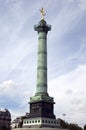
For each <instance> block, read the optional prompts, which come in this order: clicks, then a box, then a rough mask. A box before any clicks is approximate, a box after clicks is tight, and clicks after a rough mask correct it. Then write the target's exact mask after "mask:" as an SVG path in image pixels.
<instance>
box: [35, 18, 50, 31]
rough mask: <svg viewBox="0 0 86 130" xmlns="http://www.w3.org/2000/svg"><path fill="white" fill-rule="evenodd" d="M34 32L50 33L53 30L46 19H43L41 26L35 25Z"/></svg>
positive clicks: (40, 22)
mask: <svg viewBox="0 0 86 130" xmlns="http://www.w3.org/2000/svg"><path fill="white" fill-rule="evenodd" d="M34 30H35V31H37V32H38V33H39V32H46V33H47V32H48V31H50V30H51V25H49V24H47V23H46V21H45V20H44V19H42V20H41V21H39V24H37V25H34Z"/></svg>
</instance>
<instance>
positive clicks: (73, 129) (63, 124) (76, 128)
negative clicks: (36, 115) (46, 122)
mask: <svg viewBox="0 0 86 130" xmlns="http://www.w3.org/2000/svg"><path fill="white" fill-rule="evenodd" d="M58 120H59V123H60V126H61V127H62V128H64V129H69V130H82V128H81V127H80V126H78V125H77V124H72V123H70V124H68V123H67V122H65V121H64V120H62V119H58ZM84 130H86V126H85V129H84Z"/></svg>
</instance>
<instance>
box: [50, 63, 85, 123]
mask: <svg viewBox="0 0 86 130" xmlns="http://www.w3.org/2000/svg"><path fill="white" fill-rule="evenodd" d="M66 90H67V91H66ZM65 91H66V93H65ZM85 92H86V65H80V66H78V67H77V68H76V69H75V70H73V71H71V72H70V73H67V74H64V75H62V76H60V77H58V78H55V79H54V80H51V81H49V93H50V95H52V96H54V97H55V102H56V105H55V112H56V114H57V115H59V116H61V114H62V113H66V115H67V119H68V121H73V122H74V121H75V122H76V121H77V123H80V121H81V120H82V123H83V122H84V121H85V120H86V116H85V115H84V114H85V113H86V96H85V95H86V94H85ZM67 93H71V94H70V95H69V94H67ZM76 113H77V114H76ZM79 115H80V117H81V118H80V119H79V118H78V117H79ZM76 119H77V120H76Z"/></svg>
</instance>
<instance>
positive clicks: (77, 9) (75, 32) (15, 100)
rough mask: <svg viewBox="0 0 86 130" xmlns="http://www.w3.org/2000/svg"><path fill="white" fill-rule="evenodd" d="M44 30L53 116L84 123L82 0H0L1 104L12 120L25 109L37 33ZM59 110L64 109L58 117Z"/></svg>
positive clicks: (85, 15)
mask: <svg viewBox="0 0 86 130" xmlns="http://www.w3.org/2000/svg"><path fill="white" fill-rule="evenodd" d="M42 7H44V8H45V11H46V16H45V20H46V22H47V24H49V25H51V26H52V29H51V31H49V32H48V38H47V44H48V93H49V95H50V96H52V97H54V101H55V105H54V113H55V115H56V118H62V119H64V120H65V121H67V122H69V123H70V122H71V123H77V124H78V125H80V126H84V125H85V124H86V0H53V1H52V0H47V1H46V0H0V108H1V109H4V108H7V109H8V110H9V111H10V112H11V114H12V119H14V118H16V117H17V116H20V115H25V113H26V112H29V104H28V102H29V101H30V97H32V96H34V95H35V92H36V91H35V90H36V75H37V48H38V34H37V32H35V31H34V25H36V24H38V23H39V21H40V20H41V15H40V11H39V10H40V9H41V8H42ZM63 114H66V116H65V117H63Z"/></svg>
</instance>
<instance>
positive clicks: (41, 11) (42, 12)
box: [40, 8, 45, 19]
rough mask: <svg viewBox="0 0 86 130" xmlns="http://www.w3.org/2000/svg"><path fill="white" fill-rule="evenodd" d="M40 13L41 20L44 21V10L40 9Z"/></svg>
mask: <svg viewBox="0 0 86 130" xmlns="http://www.w3.org/2000/svg"><path fill="white" fill-rule="evenodd" d="M40 13H41V16H42V17H41V19H44V16H45V10H44V8H41V9H40Z"/></svg>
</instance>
